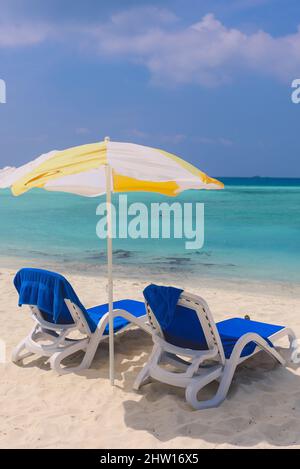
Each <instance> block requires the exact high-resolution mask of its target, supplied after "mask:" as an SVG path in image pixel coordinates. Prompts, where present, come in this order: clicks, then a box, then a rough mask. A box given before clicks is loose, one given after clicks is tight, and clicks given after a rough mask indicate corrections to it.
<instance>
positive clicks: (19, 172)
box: [0, 137, 224, 384]
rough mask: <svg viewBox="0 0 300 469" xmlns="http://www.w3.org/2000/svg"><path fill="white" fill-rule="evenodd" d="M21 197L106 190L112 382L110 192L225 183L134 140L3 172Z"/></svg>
mask: <svg viewBox="0 0 300 469" xmlns="http://www.w3.org/2000/svg"><path fill="white" fill-rule="evenodd" d="M5 187H10V188H11V191H12V193H13V194H14V195H16V196H19V195H21V194H24V193H25V192H27V191H28V190H30V189H33V188H43V189H46V190H47V191H61V192H68V193H72V194H78V195H82V196H86V197H96V196H100V195H102V194H106V204H107V206H106V215H107V265H108V306H109V308H108V311H109V360H110V380H111V383H112V384H113V382H114V333H113V276H112V211H111V194H112V192H132V191H135V192H137V191H141V192H156V193H160V194H164V195H167V196H176V195H178V194H179V193H180V192H182V191H184V190H187V189H196V190H199V189H222V188H223V187H224V185H223V183H222V182H220V181H218V180H216V179H213V178H211V177H209V176H207V175H206V174H205V173H203V172H202V171H200V170H199V169H198V168H196V167H195V166H193V165H192V164H190V163H188V162H187V161H184V160H183V159H181V158H179V157H178V156H175V155H173V154H171V153H167V152H166V151H163V150H159V149H156V148H151V147H147V146H143V145H137V144H133V143H123V142H113V141H110V139H109V138H108V137H106V138H105V139H104V141H102V142H98V143H90V144H86V145H80V146H77V147H73V148H68V149H67V150H63V151H51V152H49V153H46V154H43V155H41V156H40V157H38V158H36V159H35V160H32V161H31V162H29V163H27V164H25V165H23V166H21V167H19V168H9V167H6V168H4V169H3V170H2V171H0V188H5Z"/></svg>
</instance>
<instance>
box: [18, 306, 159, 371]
mask: <svg viewBox="0 0 300 469" xmlns="http://www.w3.org/2000/svg"><path fill="white" fill-rule="evenodd" d="M65 303H66V305H67V307H68V309H69V311H70V314H71V316H72V318H73V320H74V323H73V324H53V323H50V322H48V321H45V319H43V316H42V314H41V312H40V310H39V308H38V307H36V306H30V308H31V311H32V317H33V319H34V320H35V322H36V324H35V326H34V328H33V330H32V332H31V333H30V334H29V335H28V336H27V337H26V338H25V339H24V340H22V341H21V342H20V344H19V345H18V346H17V347H16V348H15V349H14V351H13V354H12V361H13V362H14V363H17V362H18V361H20V360H22V359H24V358H26V357H28V356H30V355H32V354H35V353H36V354H38V355H42V356H46V357H50V365H51V368H52V369H53V370H55V371H57V373H59V374H65V373H70V372H76V371H80V370H83V369H86V368H89V367H90V365H91V363H92V361H93V358H94V356H95V353H96V350H97V348H98V345H99V343H100V342H101V341H103V340H105V339H107V338H108V335H104V330H105V328H106V326H107V324H108V322H109V314H108V313H106V314H104V315H103V316H102V318H101V320H100V321H99V323H98V326H97V329H96V330H95V332H93V333H92V332H91V330H90V328H89V325H88V323H87V321H86V319H85V317H84V314H83V312H82V311H81V309H80V308H79V307H78V306H77V305H75V304H74V303H73V302H72V301H70V300H67V299H66V300H65ZM113 315H114V317H117V316H122V317H123V318H125V319H127V320H128V321H129V324H128V325H127V326H126V327H124V328H122V329H121V331H123V330H125V329H126V328H128V327H130V326H131V325H132V324H134V325H136V326H138V327H140V328H141V329H143V330H144V331H145V332H147V333H148V334H151V329H150V328H149V325H147V324H146V321H147V315H145V316H140V317H138V318H137V317H135V316H133V315H132V314H131V313H129V312H128V311H125V310H123V309H115V310H114V311H113ZM73 331H79V332H80V333H81V334H84V336H85V337H83V338H80V339H71V338H68V335H70V333H71V332H73ZM121 331H120V332H121ZM46 340H47V341H48V342H49V341H50V343H47V344H43V343H41V341H46ZM25 350H26V351H27V352H25V353H24V351H25ZM79 350H82V351H84V352H85V354H84V357H83V359H82V361H81V363H80V364H79V365H78V366H76V367H66V366H63V365H62V363H61V362H62V360H64V359H65V358H67V357H69V356H71V355H73V354H74V353H75V352H77V351H79Z"/></svg>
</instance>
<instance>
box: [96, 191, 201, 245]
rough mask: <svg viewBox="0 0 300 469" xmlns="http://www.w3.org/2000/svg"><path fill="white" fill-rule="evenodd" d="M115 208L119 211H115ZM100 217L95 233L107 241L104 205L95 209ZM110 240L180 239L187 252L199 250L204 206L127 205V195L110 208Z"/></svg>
mask: <svg viewBox="0 0 300 469" xmlns="http://www.w3.org/2000/svg"><path fill="white" fill-rule="evenodd" d="M117 208H118V210H117ZM96 214H97V215H99V216H100V220H99V221H98V223H97V227H96V232H97V236H98V237H99V238H100V239H105V238H107V235H108V226H107V204H106V202H103V203H101V204H99V205H98V207H97V210H96ZM111 214H112V238H119V239H126V238H131V239H138V238H142V239H159V238H162V239H171V238H176V239H182V240H185V248H186V249H201V248H202V247H203V244H204V204H203V203H199V202H196V203H192V202H184V203H182V202H173V203H167V202H162V203H157V202H153V203H150V204H148V205H146V204H144V203H143V202H134V203H130V204H128V198H127V195H119V199H118V207H116V206H115V205H114V204H111Z"/></svg>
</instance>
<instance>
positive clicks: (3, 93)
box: [0, 78, 6, 104]
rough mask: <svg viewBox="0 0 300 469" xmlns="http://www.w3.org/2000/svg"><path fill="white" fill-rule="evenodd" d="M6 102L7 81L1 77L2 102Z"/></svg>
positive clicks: (0, 98) (0, 99)
mask: <svg viewBox="0 0 300 469" xmlns="http://www.w3.org/2000/svg"><path fill="white" fill-rule="evenodd" d="M5 103H6V83H5V81H4V80H2V79H1V78H0V104H5Z"/></svg>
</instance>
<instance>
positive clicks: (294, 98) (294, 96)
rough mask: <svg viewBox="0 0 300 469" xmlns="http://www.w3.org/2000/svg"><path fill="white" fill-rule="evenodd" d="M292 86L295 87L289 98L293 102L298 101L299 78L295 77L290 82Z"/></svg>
mask: <svg viewBox="0 0 300 469" xmlns="http://www.w3.org/2000/svg"><path fill="white" fill-rule="evenodd" d="M292 88H295V89H294V91H293V92H292V94H291V99H292V102H293V103H294V104H299V103H300V78H296V79H295V80H293V82H292Z"/></svg>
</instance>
